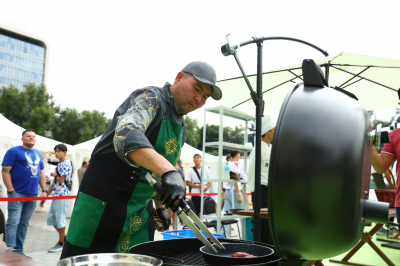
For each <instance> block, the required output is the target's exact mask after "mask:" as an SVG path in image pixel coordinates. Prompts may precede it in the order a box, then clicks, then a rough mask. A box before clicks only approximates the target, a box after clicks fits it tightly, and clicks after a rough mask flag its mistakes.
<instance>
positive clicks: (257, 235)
mask: <svg viewBox="0 0 400 266" xmlns="http://www.w3.org/2000/svg"><path fill="white" fill-rule="evenodd" d="M262 55H263V42H262V41H258V42H257V97H258V101H259V103H260V104H259V105H258V106H257V107H256V147H255V149H256V151H255V152H256V165H255V168H256V169H255V182H254V187H255V189H254V193H255V195H254V198H255V202H253V206H254V227H253V239H254V241H257V242H259V241H260V239H261V221H260V218H261V216H260V208H261V123H262V116H263V96H262Z"/></svg>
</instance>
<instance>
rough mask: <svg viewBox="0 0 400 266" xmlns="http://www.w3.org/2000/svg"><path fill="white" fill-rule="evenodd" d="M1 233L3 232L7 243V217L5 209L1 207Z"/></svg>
mask: <svg viewBox="0 0 400 266" xmlns="http://www.w3.org/2000/svg"><path fill="white" fill-rule="evenodd" d="M0 234H3V236H4V242H6V243H7V234H6V218H5V217H4V214H3V211H2V210H1V209H0Z"/></svg>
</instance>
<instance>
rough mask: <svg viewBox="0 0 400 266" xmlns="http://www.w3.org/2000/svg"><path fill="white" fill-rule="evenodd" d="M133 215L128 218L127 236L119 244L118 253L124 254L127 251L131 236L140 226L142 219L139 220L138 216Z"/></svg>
mask: <svg viewBox="0 0 400 266" xmlns="http://www.w3.org/2000/svg"><path fill="white" fill-rule="evenodd" d="M134 215H136V216H134ZM134 215H132V216H131V218H130V226H129V234H128V235H127V236H126V237H124V240H123V241H122V242H121V244H119V252H121V253H126V252H127V251H128V248H129V243H130V242H131V241H130V240H131V237H132V235H133V234H134V233H135V231H137V230H138V229H139V228H140V226H141V225H142V219H141V218H140V216H138V215H137V213H135V214H134Z"/></svg>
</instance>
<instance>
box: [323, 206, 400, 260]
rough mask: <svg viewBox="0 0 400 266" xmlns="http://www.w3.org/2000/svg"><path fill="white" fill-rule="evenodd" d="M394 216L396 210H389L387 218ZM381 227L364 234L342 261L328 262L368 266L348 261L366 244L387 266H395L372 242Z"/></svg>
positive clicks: (378, 226)
mask: <svg viewBox="0 0 400 266" xmlns="http://www.w3.org/2000/svg"><path fill="white" fill-rule="evenodd" d="M395 216H396V208H390V209H389V213H388V217H389V218H392V217H395ZM382 226H383V224H376V225H375V226H374V227H373V228H372V230H371V231H369V232H365V233H363V234H362V236H361V240H360V242H358V244H357V245H356V246H355V247H354V248H353V249H352V250H350V251H349V253H347V255H346V256H344V258H343V259H342V260H329V261H330V262H336V263H341V264H347V265H357V266H368V265H367V264H360V263H353V262H349V259H350V258H351V257H352V256H353V255H354V254H356V252H357V251H358V250H359V249H360V248H361V247H362V246H364V244H365V243H368V244H369V245H370V246H371V248H372V249H373V250H375V252H376V253H378V255H379V257H381V258H382V259H383V260H384V261H385V262H386V263H387V265H389V266H395V264H394V263H393V262H392V261H391V260H390V259H389V258H388V257H387V256H386V255H385V253H383V252H382V250H380V249H379V247H378V246H377V245H375V243H374V242H372V236H373V235H374V234H375V233H376V232H377V231H378V230H379V229H380V228H381V227H382Z"/></svg>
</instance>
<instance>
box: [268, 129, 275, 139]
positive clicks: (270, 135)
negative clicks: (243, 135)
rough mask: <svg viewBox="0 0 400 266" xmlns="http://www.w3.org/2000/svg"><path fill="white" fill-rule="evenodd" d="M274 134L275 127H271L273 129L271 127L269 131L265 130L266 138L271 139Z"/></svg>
mask: <svg viewBox="0 0 400 266" xmlns="http://www.w3.org/2000/svg"><path fill="white" fill-rule="evenodd" d="M274 135H275V128H273V129H271V130H270V131H268V132H267V136H268V139H269V140H270V141H271V140H273V138H274Z"/></svg>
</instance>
